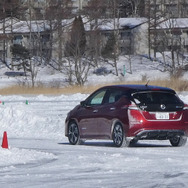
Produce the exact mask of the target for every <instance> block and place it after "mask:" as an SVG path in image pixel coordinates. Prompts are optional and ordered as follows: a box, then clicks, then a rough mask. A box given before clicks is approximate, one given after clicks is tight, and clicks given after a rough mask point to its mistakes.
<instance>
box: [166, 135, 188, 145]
mask: <svg viewBox="0 0 188 188" xmlns="http://www.w3.org/2000/svg"><path fill="white" fill-rule="evenodd" d="M186 142H187V137H185V136H175V137H173V138H172V139H170V143H171V145H172V146H184V145H185V144H186Z"/></svg>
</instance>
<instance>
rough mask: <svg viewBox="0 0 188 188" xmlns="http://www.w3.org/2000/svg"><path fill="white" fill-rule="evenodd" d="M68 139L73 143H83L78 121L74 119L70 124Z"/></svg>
mask: <svg viewBox="0 0 188 188" xmlns="http://www.w3.org/2000/svg"><path fill="white" fill-rule="evenodd" d="M68 139H69V143H70V144H72V145H78V144H80V143H81V140H80V133H79V128H78V125H77V124H76V122H74V121H72V122H70V123H69V126H68Z"/></svg>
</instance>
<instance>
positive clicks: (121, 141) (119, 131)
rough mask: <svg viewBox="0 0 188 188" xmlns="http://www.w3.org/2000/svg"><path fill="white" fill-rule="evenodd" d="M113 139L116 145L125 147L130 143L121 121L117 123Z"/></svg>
mask: <svg viewBox="0 0 188 188" xmlns="http://www.w3.org/2000/svg"><path fill="white" fill-rule="evenodd" d="M112 139H113V142H114V145H115V146H116V147H124V146H128V145H129V144H128V142H127V140H126V137H125V133H124V131H123V128H122V125H121V124H120V123H116V124H115V126H114V129H113V132H112Z"/></svg>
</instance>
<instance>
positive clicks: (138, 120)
mask: <svg viewBox="0 0 188 188" xmlns="http://www.w3.org/2000/svg"><path fill="white" fill-rule="evenodd" d="M128 117H129V123H130V126H134V125H140V124H142V123H143V116H142V113H141V111H140V109H139V108H138V107H137V106H136V104H131V105H129V107H128Z"/></svg>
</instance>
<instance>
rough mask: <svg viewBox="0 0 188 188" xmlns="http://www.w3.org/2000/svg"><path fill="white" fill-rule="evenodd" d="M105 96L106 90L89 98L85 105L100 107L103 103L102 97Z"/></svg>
mask: <svg viewBox="0 0 188 188" xmlns="http://www.w3.org/2000/svg"><path fill="white" fill-rule="evenodd" d="M105 94H106V90H102V91H99V92H97V93H95V94H94V95H92V96H91V98H89V100H88V102H87V104H88V105H100V104H102V102H103V99H104V96H105Z"/></svg>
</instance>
